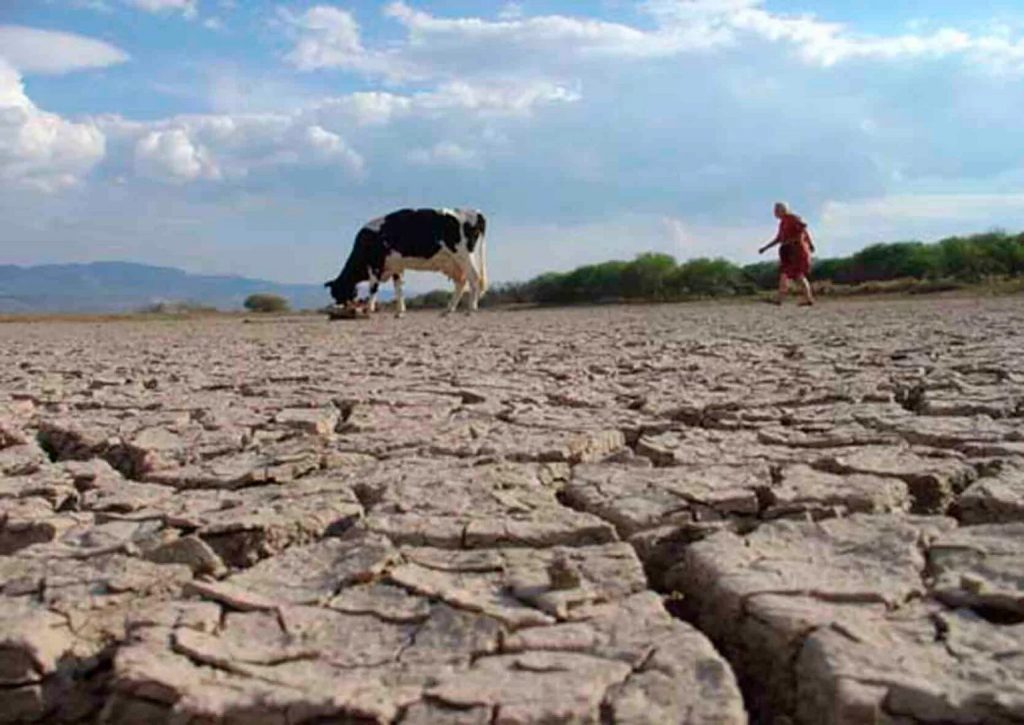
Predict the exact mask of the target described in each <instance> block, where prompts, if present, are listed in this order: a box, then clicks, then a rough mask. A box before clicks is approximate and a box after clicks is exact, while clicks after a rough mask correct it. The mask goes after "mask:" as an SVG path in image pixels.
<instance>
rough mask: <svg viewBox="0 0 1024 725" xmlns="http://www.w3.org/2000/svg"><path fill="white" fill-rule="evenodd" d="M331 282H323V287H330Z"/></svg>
mask: <svg viewBox="0 0 1024 725" xmlns="http://www.w3.org/2000/svg"><path fill="white" fill-rule="evenodd" d="M331 284H332V283H331V282H324V287H330V286H331Z"/></svg>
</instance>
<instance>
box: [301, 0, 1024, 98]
mask: <svg viewBox="0 0 1024 725" xmlns="http://www.w3.org/2000/svg"><path fill="white" fill-rule="evenodd" d="M640 9H641V11H642V12H645V13H646V14H648V15H649V16H650V17H651V18H652V19H653V20H654V21H655V23H654V27H653V28H641V27H634V26H631V25H627V24H624V23H616V22H609V21H603V20H596V19H591V18H584V17H574V16H569V15H537V16H528V15H525V14H523V12H522V9H521V7H519V6H516V5H514V4H513V5H511V6H509V7H506V8H504V9H503V10H502V11H501V12H500V13H499V15H498V17H497V19H487V18H482V17H451V18H448V17H439V16H437V15H433V14H431V13H428V12H425V11H422V10H419V9H417V8H415V7H414V6H412V5H410V4H409V3H406V2H402V1H397V2H391V3H389V4H388V5H387V6H385V9H384V13H385V15H386V16H387V17H389V18H391V19H392V20H394V21H396V22H397V23H398V24H400V25H401V26H402V27H403V28H404V29H405V32H406V37H405V39H404V42H402V43H401V44H399V45H395V46H389V47H388V48H386V49H375V48H372V47H366V45H365V44H364V43H363V41H362V38H361V35H360V31H359V25H358V23H357V22H356V20H355V18H354V16H353V15H352V14H351V13H350V12H348V11H346V10H341V9H339V8H336V7H334V6H329V5H318V6H315V7H313V8H310V9H309V10H307V11H305V12H304V13H302V14H301V15H290V14H288V15H286V17H287V19H288V21H289V23H290V25H291V27H292V30H293V32H294V33H295V34H296V36H297V37H296V44H295V47H294V49H293V50H292V51H291V53H289V54H288V56H287V60H288V61H289V62H290V63H292V64H293V65H294V66H296V67H297V68H299V69H301V70H306V71H312V70H318V69H330V68H335V69H343V70H350V71H359V72H362V73H365V74H368V75H372V76H377V77H381V78H386V79H389V80H392V81H423V80H427V79H431V78H434V79H438V78H453V77H466V76H481V75H486V74H488V73H497V72H500V71H501V70H503V69H504V70H506V71H507V70H509V69H511V68H515V69H516V70H517V72H519V73H521V74H522V73H527V72H537V71H540V70H544V71H547V72H549V73H555V74H557V73H559V72H564V71H565V70H566V69H567V65H578V64H580V63H585V62H592V61H600V60H601V59H606V58H618V59H624V60H629V59H634V60H643V59H651V58H661V57H670V56H678V55H681V54H688V53H689V54H693V53H706V52H714V51H722V50H725V49H730V48H737V47H740V46H742V45H743V44H744V43H747V42H749V41H763V42H769V43H777V44H782V45H784V46H786V47H788V48H790V49H792V50H793V51H794V52H795V54H796V55H797V57H799V58H800V59H802V60H803V61H804V62H806V63H809V64H812V65H816V66H820V67H831V66H834V65H836V64H838V63H842V62H845V61H850V60H856V59H863V60H877V61H892V60H897V59H941V58H946V57H951V56H952V57H961V58H963V59H966V60H967V61H968V62H970V63H973V64H978V65H983V66H985V67H986V68H988V69H990V70H996V71H999V72H1006V71H1010V72H1024V37H1020V36H1016V37H1015V36H1014V35H1013V33H1012V31H1009V30H1007V29H1005V28H1004V29H1003V30H1001V31H996V30H994V31H992V32H991V33H989V34H970V33H967V32H965V31H962V30H958V29H955V28H940V29H938V30H935V31H934V32H931V33H905V34H896V35H889V36H884V35H870V34H861V33H856V32H854V31H853V30H852V29H850V28H849V27H848V26H846V25H844V24H842V23H836V22H828V21H825V20H821V19H819V18H818V17H816V16H814V15H810V14H801V15H792V14H782V13H775V12H771V11H769V10H767V9H766V8H765V7H764V2H763V0H647V2H644V3H642V4H641V5H640ZM469 59H471V60H469Z"/></svg>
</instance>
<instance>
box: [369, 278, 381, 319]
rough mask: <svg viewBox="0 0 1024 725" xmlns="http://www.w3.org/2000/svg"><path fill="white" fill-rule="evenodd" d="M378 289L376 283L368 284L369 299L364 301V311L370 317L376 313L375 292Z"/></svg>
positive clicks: (378, 285) (378, 286)
mask: <svg viewBox="0 0 1024 725" xmlns="http://www.w3.org/2000/svg"><path fill="white" fill-rule="evenodd" d="M379 288H380V284H379V283H377V282H370V297H369V299H368V300H367V301H366V311H367V312H369V313H370V314H371V315H372V314H373V313H374V312H376V311H377V290H378V289H379Z"/></svg>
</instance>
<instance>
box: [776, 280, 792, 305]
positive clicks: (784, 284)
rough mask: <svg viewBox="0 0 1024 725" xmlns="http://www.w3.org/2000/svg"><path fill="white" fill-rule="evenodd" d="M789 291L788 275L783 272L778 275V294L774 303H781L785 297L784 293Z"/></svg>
mask: <svg viewBox="0 0 1024 725" xmlns="http://www.w3.org/2000/svg"><path fill="white" fill-rule="evenodd" d="M788 293H789V277H787V276H786V275H784V274H780V275H779V296H778V298H777V299H776V301H775V303H776V304H779V305H781V304H782V301H783V300H784V299H786V295H787V294H788Z"/></svg>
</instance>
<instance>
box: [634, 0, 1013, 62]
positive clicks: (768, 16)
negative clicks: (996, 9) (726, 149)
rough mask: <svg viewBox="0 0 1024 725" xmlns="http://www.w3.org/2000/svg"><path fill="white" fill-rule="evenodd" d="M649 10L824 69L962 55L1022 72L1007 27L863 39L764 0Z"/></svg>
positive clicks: (675, 0) (675, 23)
mask: <svg viewBox="0 0 1024 725" xmlns="http://www.w3.org/2000/svg"><path fill="white" fill-rule="evenodd" d="M644 7H645V9H646V10H647V11H648V12H650V13H651V14H652V15H653V16H654V17H656V18H657V19H659V21H661V23H662V29H663V31H667V30H670V29H672V28H677V29H678V28H690V29H692V28H693V27H704V28H705V29H707V30H709V31H715V32H717V34H718V35H717V37H718V38H719V39H720V40H721V41H722V42H723V44H729V45H733V44H736V43H739V42H741V41H742V40H743V38H744V36H751V37H754V38H760V39H763V40H767V41H769V42H776V43H785V44H788V45H790V46H792V47H793V48H795V49H796V51H797V54H798V55H799V56H800V57H801V58H802V59H803V60H805V61H806V62H808V63H811V64H814V65H819V66H823V67H831V66H834V65H836V64H837V63H841V62H844V61H849V60H855V59H858V58H860V59H871V60H880V61H894V60H899V59H913V58H923V59H939V58H945V57H950V56H960V57H963V58H965V59H967V60H968V61H970V62H971V63H974V64H978V65H982V66H985V67H987V68H989V69H990V70H996V71H1000V72H1003V71H1012V72H1024V37H1019V36H1018V37H1016V38H1014V37H1013V31H1012V30H1011V29H1009V28H1007V27H1002V28H993V29H992V31H991V32H990V33H988V34H981V35H976V34H975V35H972V34H970V33H967V32H965V31H963V30H959V29H956V28H939V29H937V30H935V31H933V32H931V33H926V32H923V30H921V31H919V32H916V33H905V34H899V35H889V36H879V35H870V34H859V33H856V32H854V31H853V30H852V29H851V28H849V27H848V26H846V25H844V24H842V23H834V22H827V21H824V20H820V19H819V18H817V17H816V16H814V15H811V14H802V15H783V14H778V13H772V12H769V11H768V10H765V9H764V1H763V0H648V2H646V3H645V5H644Z"/></svg>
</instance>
